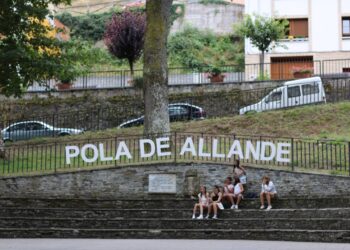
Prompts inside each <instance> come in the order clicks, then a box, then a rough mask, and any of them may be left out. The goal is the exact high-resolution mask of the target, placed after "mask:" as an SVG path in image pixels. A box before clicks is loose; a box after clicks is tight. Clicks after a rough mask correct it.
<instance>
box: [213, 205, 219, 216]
mask: <svg viewBox="0 0 350 250" xmlns="http://www.w3.org/2000/svg"><path fill="white" fill-rule="evenodd" d="M213 209H214V215H217V214H218V205H217V204H216V203H214V204H213Z"/></svg>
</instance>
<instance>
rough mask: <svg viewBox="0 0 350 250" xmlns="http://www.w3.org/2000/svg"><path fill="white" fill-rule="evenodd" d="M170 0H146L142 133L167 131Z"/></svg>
mask: <svg viewBox="0 0 350 250" xmlns="http://www.w3.org/2000/svg"><path fill="white" fill-rule="evenodd" d="M171 5H172V0H162V1H158V0H157V1H155V0H147V1H146V20H147V26H146V36H145V45H144V66H143V81H144V87H143V88H144V98H145V120H144V125H145V128H144V133H145V134H147V135H150V134H165V133H168V132H170V125H169V113H168V62H167V38H168V33H169V28H170V9H171Z"/></svg>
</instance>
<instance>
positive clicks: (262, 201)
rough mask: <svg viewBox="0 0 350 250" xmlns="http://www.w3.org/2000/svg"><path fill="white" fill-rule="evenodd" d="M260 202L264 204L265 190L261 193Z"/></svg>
mask: <svg viewBox="0 0 350 250" xmlns="http://www.w3.org/2000/svg"><path fill="white" fill-rule="evenodd" d="M260 202H261V206H264V193H263V192H261V193H260Z"/></svg>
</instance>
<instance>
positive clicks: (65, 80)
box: [56, 76, 75, 90]
mask: <svg viewBox="0 0 350 250" xmlns="http://www.w3.org/2000/svg"><path fill="white" fill-rule="evenodd" d="M74 80H75V79H74V78H71V77H68V76H67V77H62V78H60V79H58V81H59V82H58V83H57V84H56V87H57V89H58V90H67V89H70V88H71V87H72V85H73V81H74Z"/></svg>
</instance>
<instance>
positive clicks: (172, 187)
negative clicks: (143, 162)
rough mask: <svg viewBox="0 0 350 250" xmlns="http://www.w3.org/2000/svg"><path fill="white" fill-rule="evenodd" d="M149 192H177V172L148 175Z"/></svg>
mask: <svg viewBox="0 0 350 250" xmlns="http://www.w3.org/2000/svg"><path fill="white" fill-rule="evenodd" d="M148 192H149V193H159V194H162V193H167V194H169V193H172V194H173V193H176V174H150V175H148Z"/></svg>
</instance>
